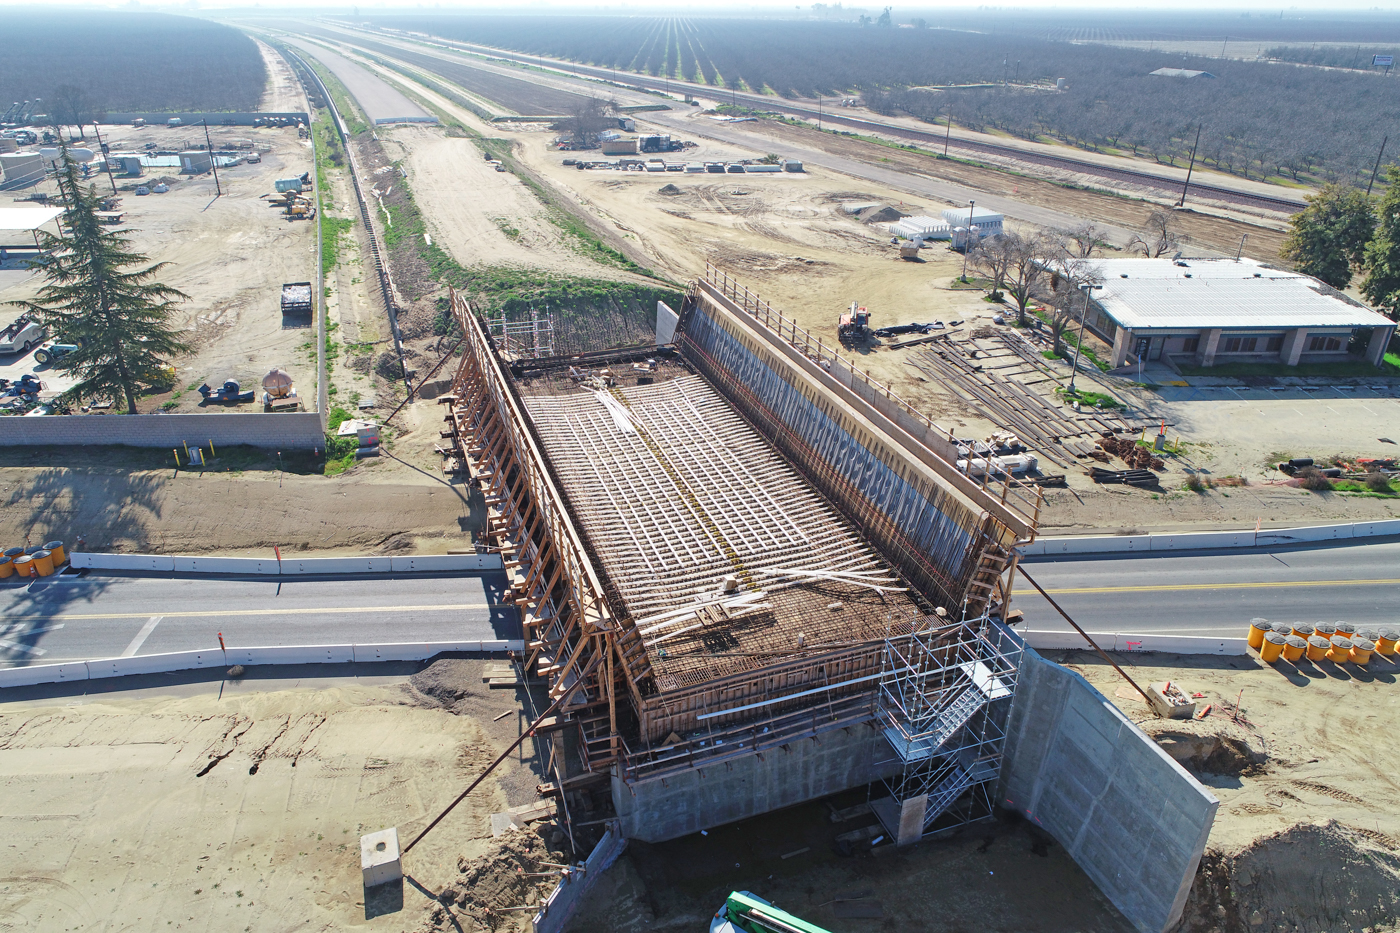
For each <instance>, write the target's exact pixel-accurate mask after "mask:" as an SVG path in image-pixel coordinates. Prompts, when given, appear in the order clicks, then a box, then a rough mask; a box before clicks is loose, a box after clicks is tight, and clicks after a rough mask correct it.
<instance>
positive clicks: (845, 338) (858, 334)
mask: <svg viewBox="0 0 1400 933" xmlns="http://www.w3.org/2000/svg"><path fill="white" fill-rule="evenodd" d="M872 333H873V332H872V331H871V330H870V312H869V311H867V310H865V309H864V308H862V307H859V306H857V304H856V303H855V302H854V301H853V302H851V306H850V308H848V309H847V310H845V311H843V312H841V319H840V320H839V321H837V323H836V336H838V337H840V338H841V342H842V343H847V344H849V343H860V342H861V341H863V340H867V339H869V337H870V336H871V335H872Z"/></svg>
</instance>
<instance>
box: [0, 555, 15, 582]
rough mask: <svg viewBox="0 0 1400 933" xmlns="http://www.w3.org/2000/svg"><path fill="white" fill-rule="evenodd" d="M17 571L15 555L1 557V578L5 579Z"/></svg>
mask: <svg viewBox="0 0 1400 933" xmlns="http://www.w3.org/2000/svg"><path fill="white" fill-rule="evenodd" d="M14 572H15V559H14V558H13V557H0V580H3V579H5V578H6V577H8V576H9V575H10V574H12V573H14Z"/></svg>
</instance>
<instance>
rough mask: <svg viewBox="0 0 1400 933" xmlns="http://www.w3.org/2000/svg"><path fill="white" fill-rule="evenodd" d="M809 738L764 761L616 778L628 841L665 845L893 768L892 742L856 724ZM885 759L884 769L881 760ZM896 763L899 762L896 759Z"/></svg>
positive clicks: (886, 773) (863, 781)
mask: <svg viewBox="0 0 1400 933" xmlns="http://www.w3.org/2000/svg"><path fill="white" fill-rule="evenodd" d="M817 738H818V739H820V744H818V743H817V742H814V741H813V740H811V739H794V740H793V741H792V742H791V743H789V744H788V746H787V747H788V748H790V749H791V751H783V750H782V749H781V748H775V749H772V750H770V751H766V752H764V753H763V760H762V761H760V760H759V759H758V757H757V756H755V755H749V756H748V757H746V758H740V759H738V760H736V761H731V762H730V763H729V764H728V765H727V766H726V765H724V764H718V765H715V766H713V767H709V768H701V769H698V770H693V771H687V772H685V773H683V774H681V775H678V776H677V775H670V776H668V777H667V778H666V782H665V784H663V783H662V782H661V781H660V780H652V781H646V782H644V783H639V784H633V785H628V784H626V783H624V782H623V781H621V780H619V779H618V778H616V777H614V778H613V782H612V796H613V806H614V807H616V809H617V813H618V817H619V819H620V821H621V825H622V832H623V835H624V836H626V837H627V838H628V839H642V840H645V841H647V842H663V841H665V840H667V839H675V838H676V837H677V836H684V835H687V834H689V833H694V832H699V831H700V830H702V829H709V828H710V827H712V826H721V825H723V824H725V823H732V822H734V821H735V820H742V819H746V818H747V817H750V816H757V815H758V814H760V813H768V812H769V811H771V810H778V809H781V808H783V807H790V806H792V805H793V804H797V803H803V802H804V801H807V800H813V799H815V798H817V797H825V796H828V795H830V794H835V793H837V792H839V791H843V790H847V789H848V788H851V787H860V786H862V785H865V784H869V783H871V782H872V781H875V780H878V779H879V778H882V777H887V776H889V775H891V774H894V773H897V772H898V770H899V768H898V767H897V766H896V767H894V768H893V770H890V768H891V759H893V757H894V755H893V753H892V752H891V750H890V746H889V743H888V742H886V741H885V738H884V736H883V735H881V734H880V733H879V732H878V731H876V730H875V729H872V728H870V727H869V726H868V725H865V724H859V725H854V726H848V727H846V728H844V729H835V730H833V731H831V732H825V733H822V734H821V735H819V736H817ZM880 762H884V763H885V767H884V769H881V768H880V767H879V763H880ZM895 764H897V763H895Z"/></svg>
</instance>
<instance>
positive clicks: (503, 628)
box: [0, 571, 521, 666]
mask: <svg viewBox="0 0 1400 933" xmlns="http://www.w3.org/2000/svg"><path fill="white" fill-rule="evenodd" d="M505 586H506V580H505V575H504V574H502V573H500V572H492V573H486V574H475V575H470V576H463V575H436V574H403V575H399V576H390V575H365V574H360V575H346V576H344V577H290V578H289V577H212V576H208V575H193V574H190V575H184V576H177V575H175V574H158V573H141V574H137V573H132V574H123V573H110V572H97V571H89V572H84V573H82V574H64V575H61V576H55V577H48V578H45V579H42V580H39V581H36V582H34V583H31V584H23V583H13V582H11V581H10V580H6V581H4V582H3V583H0V666H11V665H16V664H47V663H53V662H56V661H65V660H74V659H90V658H110V657H119V656H123V655H128V656H129V655H135V654H142V655H145V654H160V653H163V652H167V651H190V650H195V649H200V648H214V647H217V646H218V644H219V637H218V636H219V633H220V632H222V633H223V636H224V640H225V642H226V643H227V644H229V645H230V646H245V647H253V646H277V645H317V644H333V645H344V644H372V643H386V642H389V643H392V642H419V641H423V642H430V641H490V640H497V639H518V638H520V637H521V636H520V622H519V616H518V615H517V613H516V610H515V609H514V608H513V607H511V606H502V605H500V600H501V594H502V592H503V591H504V588H505Z"/></svg>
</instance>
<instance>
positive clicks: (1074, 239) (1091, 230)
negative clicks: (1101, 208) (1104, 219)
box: [1064, 223, 1108, 259]
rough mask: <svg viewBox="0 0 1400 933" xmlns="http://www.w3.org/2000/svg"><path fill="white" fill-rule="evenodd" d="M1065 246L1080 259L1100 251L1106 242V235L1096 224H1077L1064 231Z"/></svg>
mask: <svg viewBox="0 0 1400 933" xmlns="http://www.w3.org/2000/svg"><path fill="white" fill-rule="evenodd" d="M1064 242H1065V248H1066V249H1069V250H1071V251H1072V252H1073V253H1074V255H1076V256H1078V257H1079V258H1080V259H1088V258H1089V257H1091V256H1093V255H1094V253H1095V252H1101V251H1102V250H1103V247H1104V245H1105V244H1106V243H1107V242H1108V235H1107V234H1105V233H1104V231H1102V230H1100V229H1099V227H1098V225H1097V224H1092V223H1082V224H1080V225H1079V226H1077V227H1075V228H1073V229H1071V230H1066V231H1064Z"/></svg>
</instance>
